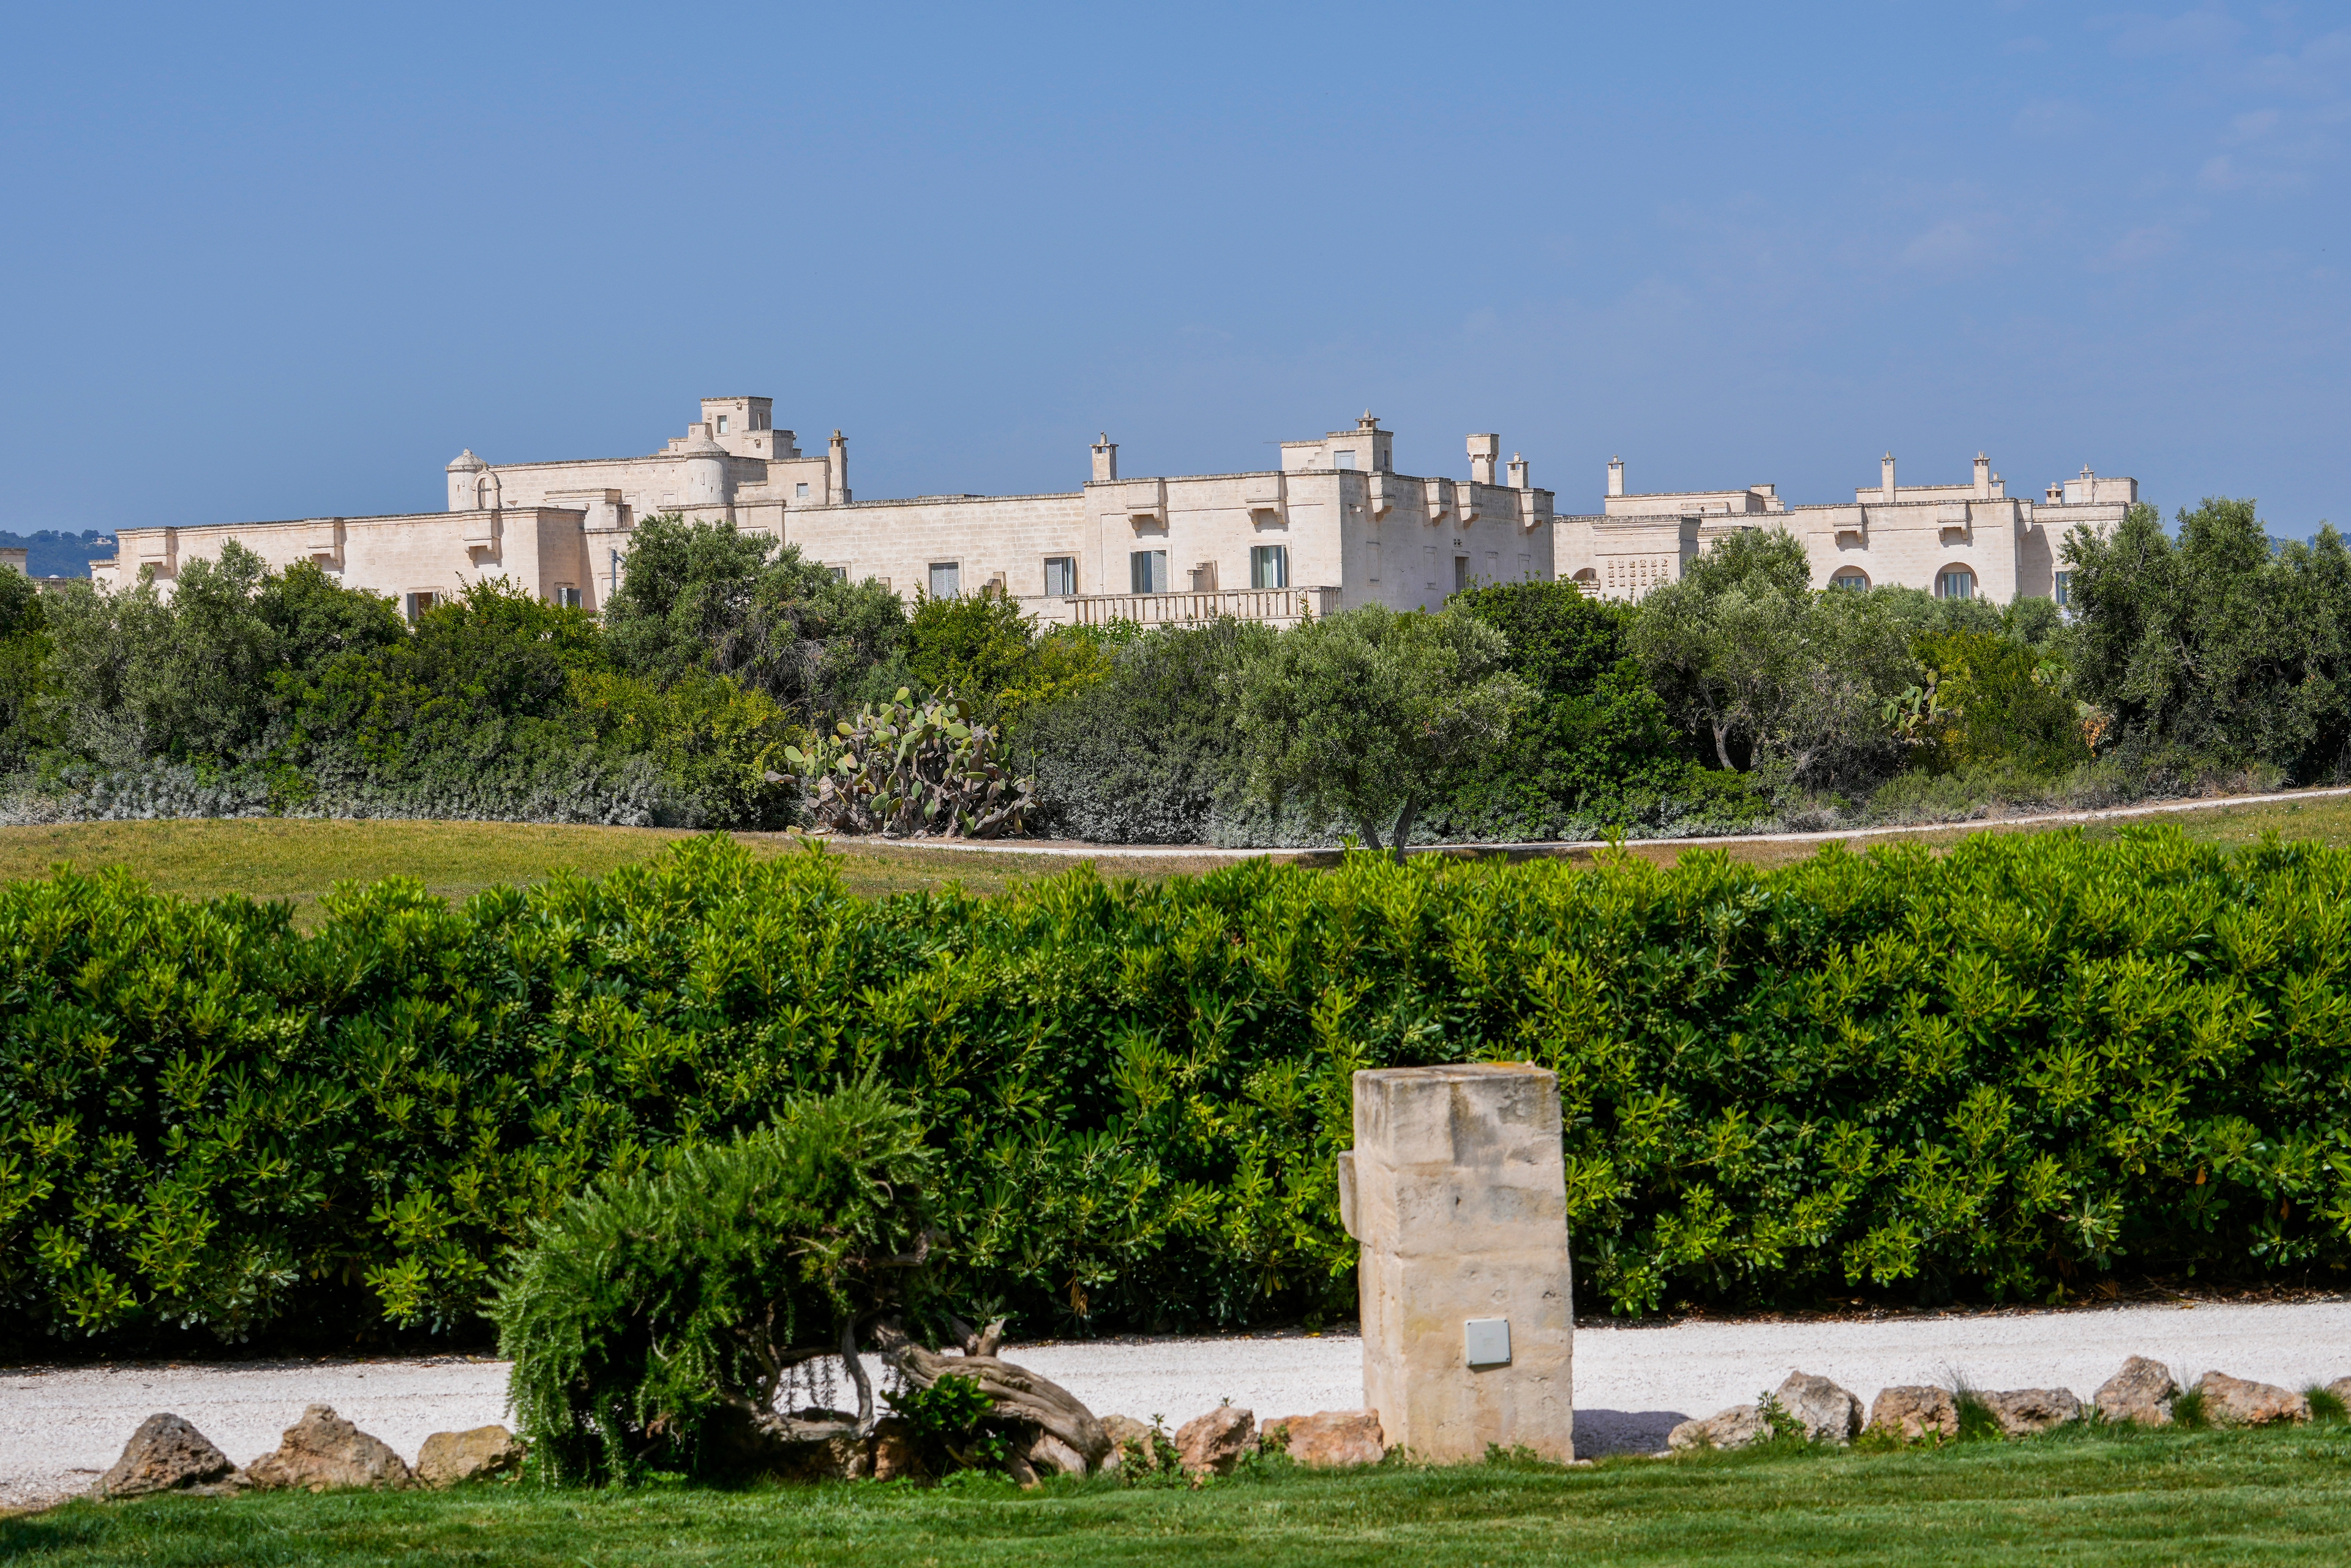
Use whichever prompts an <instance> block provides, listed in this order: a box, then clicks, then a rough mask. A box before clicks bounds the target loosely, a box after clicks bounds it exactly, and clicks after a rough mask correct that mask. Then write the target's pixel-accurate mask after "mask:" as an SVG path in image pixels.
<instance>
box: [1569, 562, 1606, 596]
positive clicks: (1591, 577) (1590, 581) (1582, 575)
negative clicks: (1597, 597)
mask: <svg viewBox="0 0 2351 1568" xmlns="http://www.w3.org/2000/svg"><path fill="white" fill-rule="evenodd" d="M1568 580H1569V581H1570V582H1573V583H1574V584H1575V586H1576V587H1577V588H1579V589H1581V590H1582V591H1584V592H1586V593H1597V592H1599V591H1600V574H1599V573H1598V572H1596V571H1594V570H1592V569H1591V568H1590V567H1588V566H1587V567H1585V568H1584V569H1583V570H1581V571H1579V572H1577V573H1576V574H1575V575H1574V576H1573V577H1572V578H1570V579H1568Z"/></svg>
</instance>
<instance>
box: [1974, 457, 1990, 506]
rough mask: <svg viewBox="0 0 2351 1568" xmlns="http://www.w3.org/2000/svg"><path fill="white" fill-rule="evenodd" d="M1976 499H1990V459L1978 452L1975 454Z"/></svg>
mask: <svg viewBox="0 0 2351 1568" xmlns="http://www.w3.org/2000/svg"><path fill="white" fill-rule="evenodd" d="M1976 499H1977V500H1979V501H1989V500H1991V458H1989V457H1986V456H1985V455H1983V454H1982V453H1980V452H1979V453H1977V454H1976Z"/></svg>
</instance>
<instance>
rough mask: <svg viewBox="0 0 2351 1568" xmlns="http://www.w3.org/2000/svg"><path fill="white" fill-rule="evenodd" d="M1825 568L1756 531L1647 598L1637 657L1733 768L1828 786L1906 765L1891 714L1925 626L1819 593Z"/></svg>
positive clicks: (1855, 597)
mask: <svg viewBox="0 0 2351 1568" xmlns="http://www.w3.org/2000/svg"><path fill="white" fill-rule="evenodd" d="M1811 570H1812V569H1811V564H1810V561H1809V559H1807V557H1806V555H1805V553H1804V547H1803V544H1802V541H1800V540H1799V539H1797V538H1795V537H1794V536H1793V535H1792V534H1789V533H1788V532H1787V531H1786V530H1784V529H1781V528H1769V529H1766V528H1753V529H1743V530H1741V531H1740V532H1737V533H1733V534H1730V535H1728V536H1726V537H1724V538H1721V539H1719V540H1718V541H1717V542H1716V543H1715V544H1714V545H1713V546H1712V547H1711V548H1710V549H1708V551H1707V552H1706V553H1705V554H1704V555H1701V556H1699V557H1698V559H1696V560H1695V561H1693V562H1691V563H1690V566H1689V569H1688V570H1687V572H1686V573H1685V574H1684V576H1683V578H1682V579H1681V580H1680V581H1678V582H1671V583H1667V584H1665V585H1663V586H1662V587H1660V588H1658V589H1656V591H1654V592H1652V593H1650V594H1649V596H1648V597H1647V598H1646V599H1644V600H1643V601H1641V612H1640V616H1639V619H1638V620H1637V621H1635V623H1634V627H1633V632H1632V637H1631V645H1632V648H1633V651H1634V653H1635V656H1636V657H1638V658H1639V659H1640V661H1641V663H1642V665H1643V667H1644V668H1645V669H1646V671H1647V672H1648V674H1649V678H1650V680H1651V681H1652V683H1654V684H1655V685H1656V688H1657V691H1658V693H1659V695H1662V696H1663V697H1664V698H1665V700H1666V704H1667V707H1668V709H1669V710H1670V711H1671V712H1672V713H1673V715H1674V716H1675V718H1676V719H1677V720H1678V721H1679V722H1680V723H1681V724H1682V726H1683V727H1685V728H1686V729H1687V731H1688V732H1689V733H1690V735H1691V736H1692V737H1695V738H1696V739H1697V740H1698V745H1699V747H1700V749H1701V750H1702V751H1705V752H1708V753H1710V754H1711V756H1712V758H1713V760H1714V762H1715V763H1716V765H1717V766H1719V767H1721V768H1731V769H1740V770H1745V769H1750V768H1752V769H1756V770H1759V771H1761V772H1763V773H1765V774H1766V775H1767V776H1772V775H1776V776H1778V777H1780V778H1782V779H1785V780H1787V781H1789V782H1826V781H1829V780H1831V779H1835V778H1836V777H1838V776H1840V775H1843V774H1847V773H1851V772H1855V771H1867V770H1871V769H1875V768H1884V767H1888V766H1891V765H1892V764H1893V763H1895V762H1896V760H1897V747H1896V745H1895V743H1894V740H1893V737H1892V736H1891V734H1890V732H1889V729H1888V727H1887V725H1886V721H1885V719H1884V718H1883V716H1882V714H1883V710H1884V707H1885V705H1886V701H1887V700H1888V699H1889V698H1892V697H1894V696H1896V695H1898V694H1899V693H1900V692H1901V691H1902V690H1903V689H1904V687H1905V686H1906V685H1908V684H1909V683H1911V682H1913V681H1915V680H1916V679H1917V676H1918V665H1917V660H1916V659H1915V658H1914V657H1913V656H1912V655H1911V653H1910V647H1909V644H1910V640H1911V634H1912V630H1913V628H1912V627H1911V625H1910V624H1909V621H1910V620H1911V619H1914V618H1915V617H1909V616H1906V614H1905V613H1904V612H1905V610H1906V609H1907V605H1906V603H1905V601H1902V600H1900V599H1899V598H1898V596H1895V595H1889V594H1886V593H1882V592H1871V593H1852V592H1846V591H1814V590H1813V589H1812V588H1811V587H1810V586H1809V582H1810V578H1811ZM1993 619H1994V622H1995V624H1996V623H1997V615H1996V613H1995V615H1994V617H1993Z"/></svg>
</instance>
